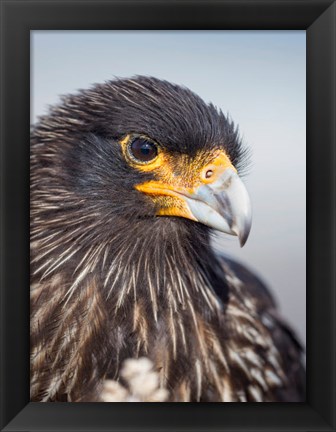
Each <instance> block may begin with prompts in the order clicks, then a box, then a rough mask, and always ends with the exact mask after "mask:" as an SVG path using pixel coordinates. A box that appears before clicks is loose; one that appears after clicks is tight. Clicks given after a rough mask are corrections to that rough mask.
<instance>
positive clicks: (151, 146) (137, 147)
mask: <svg viewBox="0 0 336 432" xmlns="http://www.w3.org/2000/svg"><path fill="white" fill-rule="evenodd" d="M129 152H130V155H131V156H132V158H133V159H135V160H136V161H137V162H142V163H146V162H150V161H152V160H153V159H155V158H156V156H157V154H158V149H157V145H156V144H155V143H153V142H152V141H149V140H148V139H146V138H141V137H139V138H135V139H134V140H133V141H132V142H131V144H130V146H129Z"/></svg>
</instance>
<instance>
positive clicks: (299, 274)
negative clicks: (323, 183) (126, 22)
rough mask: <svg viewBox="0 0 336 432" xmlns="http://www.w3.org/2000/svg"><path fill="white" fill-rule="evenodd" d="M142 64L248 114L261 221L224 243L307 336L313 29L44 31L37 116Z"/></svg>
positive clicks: (243, 127) (147, 71)
mask: <svg viewBox="0 0 336 432" xmlns="http://www.w3.org/2000/svg"><path fill="white" fill-rule="evenodd" d="M138 74H142V75H151V76H155V77H157V78H163V79H166V80H168V81H172V82H175V83H177V84H182V85H184V86H187V87H189V88H190V89H191V90H193V91H195V92H196V93H197V94H199V95H200V96H201V97H202V98H203V99H204V100H205V101H207V102H210V101H211V102H213V103H214V104H215V105H216V106H218V107H220V108H221V109H222V110H223V111H224V112H225V113H227V112H228V113H229V114H230V115H231V117H232V119H233V120H234V121H235V122H236V123H237V124H239V127H240V131H241V134H242V136H243V138H244V141H245V143H246V144H247V145H248V146H249V147H250V148H251V149H252V164H251V167H250V170H249V173H248V174H247V175H246V176H245V177H244V181H245V184H246V186H247V189H248V191H249V193H250V196H251V200H252V204H253V224H252V230H251V234H250V237H249V239H248V241H247V243H246V245H245V246H244V248H242V249H241V248H240V247H239V245H238V241H237V238H236V237H230V236H225V235H224V234H223V235H220V236H219V238H218V241H217V242H216V243H217V246H218V247H220V248H221V249H222V250H223V251H225V253H227V254H229V255H231V256H232V257H235V259H236V260H238V261H240V262H241V263H243V264H245V265H247V266H248V267H249V268H250V269H252V270H253V271H254V272H255V273H256V274H258V275H259V276H260V277H261V278H262V280H264V282H266V284H267V285H268V286H269V288H270V290H271V291H272V293H273V295H274V296H275V298H276V299H277V301H278V303H279V305H280V308H281V311H282V315H283V316H284V317H285V318H286V319H287V320H288V321H289V322H290V323H291V324H292V326H293V327H294V329H295V330H296V331H297V333H298V334H299V336H300V338H301V340H302V341H303V342H305V337H306V267H305V266H306V33H305V31H104V32H102V31H34V32H32V33H31V121H32V122H35V121H36V119H37V116H38V115H41V114H44V113H46V110H47V107H48V105H51V104H54V103H55V102H57V101H58V100H59V99H58V98H59V95H61V94H66V93H70V92H74V91H76V90H78V89H80V88H87V87H88V86H90V85H91V84H93V83H97V82H104V81H106V80H109V79H113V77H114V76H118V77H130V76H133V75H138Z"/></svg>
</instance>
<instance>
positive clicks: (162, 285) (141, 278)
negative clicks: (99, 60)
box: [31, 76, 305, 402]
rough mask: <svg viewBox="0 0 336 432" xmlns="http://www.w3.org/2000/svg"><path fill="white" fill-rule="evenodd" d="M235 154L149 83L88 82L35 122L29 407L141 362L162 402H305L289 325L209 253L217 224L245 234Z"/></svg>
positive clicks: (193, 98)
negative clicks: (147, 368) (145, 361)
mask: <svg viewBox="0 0 336 432" xmlns="http://www.w3.org/2000/svg"><path fill="white" fill-rule="evenodd" d="M245 159H246V151H245V150H244V146H243V145H242V142H241V139H240V135H239V132H238V129H237V127H236V126H235V125H234V123H233V122H232V120H231V119H230V118H229V117H228V116H226V115H224V114H223V113H222V112H221V111H220V110H219V109H218V108H216V107H215V106H214V105H212V104H207V103H205V102H204V101H203V100H202V99H201V98H200V97H198V96H197V95H196V94H195V93H193V92H192V91H190V90H189V89H187V88H185V87H181V86H178V85H175V84H172V83H169V82H167V81H163V80H159V79H156V78H152V77H144V76H136V77H134V78H130V79H115V80H111V81H108V82H106V83H103V84H96V85H94V86H92V87H91V88H89V89H87V90H82V91H79V92H77V93H76V94H74V95H68V96H65V97H63V99H62V100H61V102H60V103H59V104H58V105H57V106H54V107H52V108H51V109H50V111H49V113H48V114H47V115H45V116H43V117H41V118H40V119H39V121H38V122H37V123H36V124H35V125H34V126H33V127H32V132H31V400H32V401H55V402H57V401H63V402H64V401H68V402H77V401H100V400H101V394H102V392H103V391H104V385H105V383H106V382H107V381H109V382H111V380H112V381H115V382H117V383H123V378H122V373H121V370H122V365H123V363H124V361H125V360H126V359H138V358H142V357H145V358H147V359H148V360H149V361H150V362H151V364H153V368H154V373H156V374H157V375H158V377H159V386H160V388H162V389H165V390H166V391H167V394H168V395H169V396H168V399H167V400H168V401H171V402H180V401H186V402H212V401H214V402H220V401H223V402H279V401H286V402H290V401H302V400H304V398H305V396H304V392H305V390H304V389H305V384H304V383H305V372H304V367H303V365H302V348H301V346H300V344H299V342H298V341H297V338H296V337H295V335H294V333H293V331H292V330H291V329H290V328H289V327H288V325H287V324H286V322H284V321H283V320H282V319H281V317H280V316H279V314H278V311H277V307H276V305H275V303H274V301H273V299H272V297H271V295H270V293H269V292H268V290H267V289H266V288H265V286H264V285H263V284H262V283H261V282H260V280H259V279H258V278H257V277H256V276H254V275H253V274H252V273H251V272H250V271H249V270H247V269H246V268H244V267H243V266H242V265H240V264H237V263H235V262H234V261H232V260H231V259H229V258H226V257H225V256H224V255H220V254H218V253H215V252H214V250H213V249H212V247H211V243H210V240H211V235H212V233H213V232H214V231H216V230H218V231H221V232H224V233H228V234H232V235H235V236H237V237H238V239H239V241H240V243H241V245H243V244H244V243H245V242H246V240H247V237H248V234H249V231H250V226H251V206H250V201H249V196H248V193H247V191H246V188H245V186H244V184H243V182H242V180H241V170H242V169H243V168H244V163H245ZM124 384H125V383H124ZM125 385H126V384H125Z"/></svg>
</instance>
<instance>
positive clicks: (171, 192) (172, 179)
mask: <svg viewBox="0 0 336 432" xmlns="http://www.w3.org/2000/svg"><path fill="white" fill-rule="evenodd" d="M131 139H132V135H127V136H126V137H125V138H124V139H123V140H122V141H121V142H120V144H121V146H122V150H123V154H124V156H125V158H126V160H127V161H128V163H129V164H130V165H131V166H133V167H134V168H136V169H137V170H139V171H142V172H153V174H154V175H155V178H156V180H149V181H147V182H145V183H142V184H138V185H136V186H135V188H136V189H137V190H138V191H140V192H143V193H145V194H147V195H149V196H151V197H152V199H153V200H154V201H155V202H156V204H157V207H158V210H157V215H158V216H178V217H184V218H187V219H191V220H196V219H195V217H194V216H193V215H192V213H191V212H190V210H189V207H188V205H187V203H186V202H185V200H184V196H190V195H192V194H193V193H194V191H195V190H196V188H197V187H199V186H201V185H202V184H207V185H211V184H212V183H215V182H216V180H217V179H218V178H219V177H220V176H221V175H222V174H223V172H224V171H225V170H226V169H228V168H230V169H232V170H234V171H237V170H236V169H235V167H234V166H233V165H232V163H231V161H230V159H229V157H228V156H227V155H226V153H225V152H224V151H223V150H220V149H217V150H214V151H213V153H212V154H209V153H208V152H207V153H204V152H200V153H199V154H198V155H196V157H194V158H193V159H192V160H191V159H190V158H189V157H187V156H185V155H177V156H176V155H172V154H169V153H167V152H165V151H164V150H162V149H161V148H160V146H159V145H158V155H157V157H156V158H155V159H154V160H153V161H150V162H149V163H146V164H143V163H141V164H138V163H137V162H136V161H134V160H133V159H132V158H131V157H130V155H129V153H128V146H129V143H130V141H131Z"/></svg>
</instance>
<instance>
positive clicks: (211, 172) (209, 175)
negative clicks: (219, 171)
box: [205, 169, 214, 179]
mask: <svg viewBox="0 0 336 432" xmlns="http://www.w3.org/2000/svg"><path fill="white" fill-rule="evenodd" d="M213 173H214V172H213V170H212V169H209V170H207V171H206V173H205V178H206V179H208V178H210V177H212V176H213Z"/></svg>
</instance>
